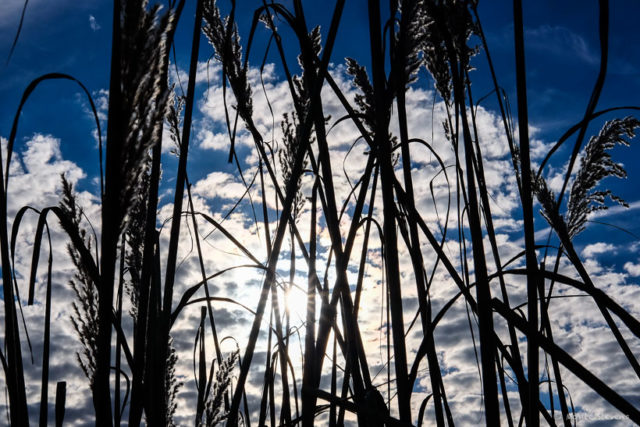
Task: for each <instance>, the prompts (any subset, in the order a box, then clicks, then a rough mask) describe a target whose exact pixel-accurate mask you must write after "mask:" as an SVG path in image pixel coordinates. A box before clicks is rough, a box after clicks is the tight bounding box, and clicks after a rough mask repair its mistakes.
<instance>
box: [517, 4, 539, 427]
mask: <svg viewBox="0 0 640 427" xmlns="http://www.w3.org/2000/svg"><path fill="white" fill-rule="evenodd" d="M513 20H514V27H513V30H514V40H515V49H516V55H515V56H516V83H517V89H518V132H519V139H520V169H521V173H522V192H521V193H520V199H521V201H522V219H523V222H524V244H525V251H526V254H525V259H526V266H527V301H528V304H527V316H528V317H527V318H528V330H527V370H528V376H529V405H528V413H527V424H528V425H529V426H531V427H537V426H538V425H540V414H539V413H538V411H537V410H536V409H535V408H536V407H537V402H538V400H539V399H540V397H539V393H540V390H539V387H538V377H539V368H538V342H537V337H538V298H537V291H538V280H539V277H538V262H537V258H536V252H535V229H534V226H533V200H532V194H533V192H532V188H533V187H532V181H531V160H530V157H529V119H528V113H527V80H526V68H525V51H524V24H523V22H522V0H514V1H513Z"/></svg>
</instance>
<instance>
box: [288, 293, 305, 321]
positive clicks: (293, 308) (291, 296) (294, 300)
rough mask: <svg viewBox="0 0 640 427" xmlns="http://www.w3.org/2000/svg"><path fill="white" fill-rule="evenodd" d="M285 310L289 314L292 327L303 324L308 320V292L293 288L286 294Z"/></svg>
mask: <svg viewBox="0 0 640 427" xmlns="http://www.w3.org/2000/svg"><path fill="white" fill-rule="evenodd" d="M284 304H285V310H286V311H287V313H289V316H290V319H291V326H295V325H297V324H300V325H301V324H303V323H304V322H306V320H307V292H306V291H305V290H303V289H301V288H300V287H298V286H291V287H290V288H288V289H287V290H285V293H284Z"/></svg>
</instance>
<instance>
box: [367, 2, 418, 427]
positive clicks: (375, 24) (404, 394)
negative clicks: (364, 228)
mask: <svg viewBox="0 0 640 427" xmlns="http://www.w3.org/2000/svg"><path fill="white" fill-rule="evenodd" d="M368 11H369V34H370V40H371V60H372V67H371V68H372V75H373V88H374V95H375V98H376V129H375V136H374V147H375V148H376V149H377V151H378V153H377V155H378V158H379V162H380V179H381V189H382V203H383V215H384V224H383V232H384V240H385V246H386V251H385V255H386V257H385V258H386V259H385V270H386V274H387V286H388V288H389V293H390V305H391V307H390V308H391V318H392V323H391V326H392V331H393V353H394V355H395V370H396V384H397V390H398V391H397V392H398V411H399V414H400V421H401V422H405V423H410V422H411V389H410V388H409V376H408V371H407V351H406V347H405V341H404V319H403V310H402V291H401V283H400V271H399V260H398V247H397V244H398V243H397V242H398V239H397V235H396V215H397V212H396V209H395V198H394V195H393V185H394V184H393V182H394V179H395V177H394V172H393V166H392V163H391V143H390V141H389V137H388V135H389V131H388V126H389V113H388V106H389V101H388V100H387V90H388V89H387V87H386V85H385V82H386V77H385V73H384V58H383V57H382V52H383V51H384V46H383V44H382V35H381V31H380V5H379V4H378V2H377V1H376V0H369V1H368Z"/></svg>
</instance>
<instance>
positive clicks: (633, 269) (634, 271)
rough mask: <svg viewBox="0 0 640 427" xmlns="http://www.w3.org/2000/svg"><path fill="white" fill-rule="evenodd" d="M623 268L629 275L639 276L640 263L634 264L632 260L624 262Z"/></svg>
mask: <svg viewBox="0 0 640 427" xmlns="http://www.w3.org/2000/svg"><path fill="white" fill-rule="evenodd" d="M623 268H624V270H625V271H626V272H627V273H629V275H630V276H633V277H638V276H640V264H634V263H632V262H626V263H625V264H624V266H623Z"/></svg>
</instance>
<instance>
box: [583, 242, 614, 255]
mask: <svg viewBox="0 0 640 427" xmlns="http://www.w3.org/2000/svg"><path fill="white" fill-rule="evenodd" d="M615 250H616V247H615V246H614V245H612V244H610V243H603V242H598V243H590V244H588V245H587V246H585V248H584V249H583V250H582V256H583V257H585V258H593V257H594V256H595V255H600V254H604V253H607V252H609V253H612V252H615Z"/></svg>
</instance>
